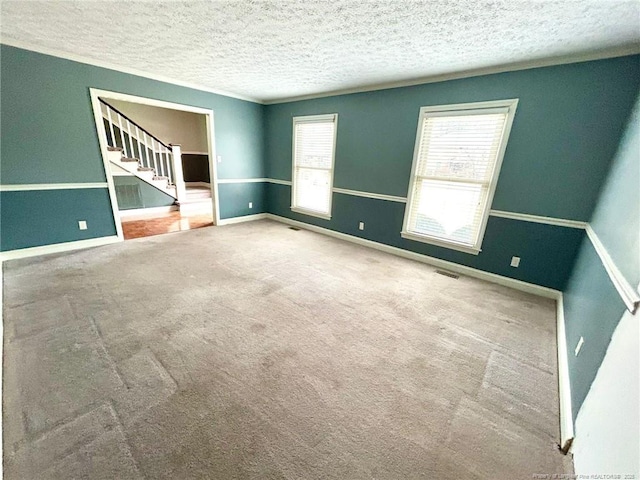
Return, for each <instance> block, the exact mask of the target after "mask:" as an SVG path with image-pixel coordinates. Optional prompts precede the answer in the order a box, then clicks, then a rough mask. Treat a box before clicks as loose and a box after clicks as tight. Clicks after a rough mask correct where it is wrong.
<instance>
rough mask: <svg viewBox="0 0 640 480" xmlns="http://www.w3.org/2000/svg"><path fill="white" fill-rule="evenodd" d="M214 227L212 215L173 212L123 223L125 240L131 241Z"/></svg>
mask: <svg viewBox="0 0 640 480" xmlns="http://www.w3.org/2000/svg"><path fill="white" fill-rule="evenodd" d="M212 225H213V218H212V216H211V214H210V213H205V214H191V215H180V212H171V213H168V214H165V215H163V216H161V217H152V218H146V219H144V220H129V221H123V222H122V231H123V233H124V238H125V240H131V239H132V238H140V237H150V236H152V235H162V234H163V233H170V232H180V231H183V230H193V229H195V228H202V227H210V226H212Z"/></svg>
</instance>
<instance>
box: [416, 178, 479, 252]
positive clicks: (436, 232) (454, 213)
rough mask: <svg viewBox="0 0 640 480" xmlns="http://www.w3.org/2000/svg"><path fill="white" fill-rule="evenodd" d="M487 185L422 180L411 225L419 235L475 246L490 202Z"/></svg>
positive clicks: (417, 192)
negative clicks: (484, 209)
mask: <svg viewBox="0 0 640 480" xmlns="http://www.w3.org/2000/svg"><path fill="white" fill-rule="evenodd" d="M487 191H488V188H487V186H486V185H479V184H465V183H460V182H441V181H433V180H421V181H419V182H418V183H417V184H416V193H415V197H414V202H415V206H414V209H413V210H414V212H413V214H412V219H411V225H412V231H413V232H415V233H419V234H423V235H429V236H432V237H438V238H441V239H445V240H451V241H454V242H458V243H464V244H467V245H473V244H474V243H475V241H476V239H477V235H478V231H479V229H480V222H481V221H482V211H483V207H484V204H485V201H486V196H487Z"/></svg>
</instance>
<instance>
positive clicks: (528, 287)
mask: <svg viewBox="0 0 640 480" xmlns="http://www.w3.org/2000/svg"><path fill="white" fill-rule="evenodd" d="M266 215H267V217H266V218H269V219H271V220H275V221H277V222H282V223H286V224H289V225H293V226H296V227H300V228H302V229H305V230H310V231H312V232H317V233H322V234H324V235H329V236H331V237H335V238H339V239H341V240H346V241H348V242H352V243H357V244H358V245H364V246H366V247H370V248H375V249H376V250H380V251H382V252H386V253H390V254H392V255H397V256H399V257H404V258H408V259H410V260H416V261H418V262H422V263H426V264H428V265H433V266H434V267H438V268H443V269H446V270H450V271H452V272H456V273H460V274H462V275H467V276H469V277H474V278H479V279H481V280H486V281H488V282H492V283H497V284H499V285H504V286H506V287H511V288H514V289H516V290H520V291H522V292H527V293H532V294H534V295H538V296H541V297H546V298H553V299H557V298H558V295H560V293H561V292H559V291H558V290H554V289H553V288H548V287H541V286H540V285H535V284H533V283H527V282H523V281H521V280H516V279H514V278H509V277H503V276H502V275H497V274H495V273H489V272H485V271H483V270H478V269H475V268H472V267H467V266H465V265H460V264H458V263H453V262H448V261H446V260H441V259H439V258H434V257H429V256H427V255H422V254H420V253H415V252H411V251H409V250H403V249H401V248H397V247H392V246H390V245H385V244H383V243H378V242H374V241H372V240H366V239H364V238H360V237H354V236H353V235H347V234H346V233H341V232H336V231H334V230H329V229H327V228H322V227H316V226H315V225H310V224H308V223H304V222H298V221H297V220H291V219H290V218H286V217H280V216H278V215H273V214H271V213H267V214H266Z"/></svg>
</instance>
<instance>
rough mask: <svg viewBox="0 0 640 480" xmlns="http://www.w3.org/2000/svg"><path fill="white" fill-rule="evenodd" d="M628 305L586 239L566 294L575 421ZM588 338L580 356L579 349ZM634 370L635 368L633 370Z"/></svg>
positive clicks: (565, 304)
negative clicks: (576, 352)
mask: <svg viewBox="0 0 640 480" xmlns="http://www.w3.org/2000/svg"><path fill="white" fill-rule="evenodd" d="M624 311H625V305H624V302H623V301H622V299H621V298H620V295H619V294H618V291H617V290H616V288H615V287H614V285H613V283H612V282H611V279H610V278H609V275H608V274H607V271H606V270H605V269H604V266H603V265H602V262H601V261H600V258H599V257H598V254H597V253H596V251H595V249H594V248H593V245H592V244H591V242H590V241H589V239H585V241H584V242H583V243H582V247H581V248H580V253H579V256H578V258H577V260H576V264H575V269H574V271H573V274H572V276H571V279H570V280H569V283H568V285H567V288H566V290H565V292H564V313H565V326H566V335H567V352H568V360H569V378H570V381H571V404H572V411H573V419H574V421H575V419H576V417H577V415H578V412H579V410H580V407H581V406H582V402H584V399H585V397H586V396H587V393H588V392H589V388H590V387H591V384H592V383H593V379H594V378H595V376H596V373H597V372H598V368H600V364H601V363H602V359H603V358H604V355H605V353H606V351H607V347H608V346H609V343H610V341H611V335H613V331H614V330H615V328H616V326H617V325H618V322H619V321H620V318H621V317H622V314H623V312H624ZM581 336H582V337H584V339H585V342H584V345H583V346H582V349H581V350H580V354H579V355H578V356H576V355H575V348H576V346H577V344H578V341H579V340H580V337H581ZM630 368H631V367H630Z"/></svg>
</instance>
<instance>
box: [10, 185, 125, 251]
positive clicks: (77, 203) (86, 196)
mask: <svg viewBox="0 0 640 480" xmlns="http://www.w3.org/2000/svg"><path fill="white" fill-rule="evenodd" d="M79 220H86V221H87V227H88V229H87V230H79V229H78V221H79ZM0 228H1V233H2V249H3V250H14V249H17V248H27V247H38V246H41V245H48V244H51V243H62V242H71V241H74V240H87V239H89V238H96V237H106V236H111V235H115V234H116V227H115V225H114V223H113V214H112V212H111V204H110V203H109V193H108V192H107V189H105V188H88V189H77V190H76V189H74V190H35V191H23V192H0Z"/></svg>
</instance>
